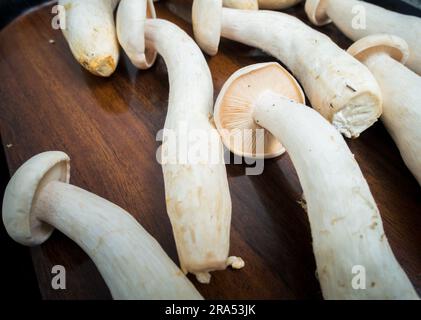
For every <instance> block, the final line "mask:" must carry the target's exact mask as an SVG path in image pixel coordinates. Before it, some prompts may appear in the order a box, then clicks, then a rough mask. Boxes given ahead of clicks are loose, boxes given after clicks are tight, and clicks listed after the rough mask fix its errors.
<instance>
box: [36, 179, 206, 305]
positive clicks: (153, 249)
mask: <svg viewBox="0 0 421 320" xmlns="http://www.w3.org/2000/svg"><path fill="white" fill-rule="evenodd" d="M32 215H33V216H34V217H35V218H37V219H39V220H41V221H44V222H47V223H48V224H50V225H52V226H54V227H55V228H57V229H58V230H60V231H61V232H63V233H64V234H65V235H67V236H68V237H69V238H70V239H72V240H73V241H75V242H76V243H77V244H78V245H79V246H80V247H81V248H82V249H83V250H84V251H85V252H86V253H87V254H88V255H89V257H90V258H91V259H92V260H93V262H94V263H95V265H96V266H97V268H98V270H99V272H100V273H101V275H102V277H103V278H104V280H105V283H106V284H107V286H108V288H109V289H110V291H111V294H112V296H113V298H114V299H201V295H200V294H199V293H198V292H197V290H196V289H195V288H194V286H193V285H192V284H191V282H190V281H189V280H187V278H186V277H185V276H184V274H183V273H182V272H181V270H180V269H178V268H177V266H176V265H175V264H174V263H173V262H172V261H171V259H170V258H169V257H168V256H167V254H166V253H165V252H164V250H162V248H161V246H160V245H159V244H158V242H156V240H155V239H154V238H153V237H152V236H150V235H149V234H148V232H147V231H145V229H143V228H142V226H141V225H140V224H138V223H137V221H136V220H135V219H134V218H133V217H132V216H131V215H130V214H129V213H127V212H126V211H125V210H123V209H121V208H120V207H118V206H116V205H115V204H113V203H111V202H109V201H107V200H105V199H103V198H101V197H98V196H97V195H94V194H92V193H90V192H87V191H85V190H83V189H80V188H78V187H75V186H72V185H69V184H67V183H63V182H58V181H54V182H49V183H48V184H47V185H45V186H44V187H43V188H42V190H41V191H40V192H39V193H38V196H37V199H36V202H35V203H34V204H33V208H32Z"/></svg>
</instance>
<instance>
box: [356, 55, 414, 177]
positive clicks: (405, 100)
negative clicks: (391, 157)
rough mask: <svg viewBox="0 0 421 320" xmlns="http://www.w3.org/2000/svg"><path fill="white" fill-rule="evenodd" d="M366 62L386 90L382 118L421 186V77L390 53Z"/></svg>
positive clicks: (384, 90)
mask: <svg viewBox="0 0 421 320" xmlns="http://www.w3.org/2000/svg"><path fill="white" fill-rule="evenodd" d="M362 62H363V63H364V64H365V65H367V67H368V68H369V69H370V71H371V72H372V73H373V75H374V77H375V78H376V79H377V82H378V83H379V85H380V88H381V90H382V93H383V97H384V104H383V115H382V117H381V119H382V121H383V123H384V125H385V126H386V128H387V130H388V131H389V133H390V135H391V136H392V138H393V140H394V141H395V143H396V144H397V146H398V148H399V150H400V153H401V155H402V158H403V160H404V161H405V164H406V165H407V166H408V168H409V169H410V170H411V172H412V174H413V175H414V176H415V177H416V179H417V180H418V183H419V184H421V154H420V152H421V92H420V89H421V77H420V76H418V75H417V74H415V73H414V72H412V71H411V70H409V69H408V68H406V67H405V66H404V65H403V64H401V63H400V62H398V61H396V60H395V59H393V58H392V57H390V55H388V54H386V53H378V54H374V55H371V56H369V57H368V58H367V59H366V60H362Z"/></svg>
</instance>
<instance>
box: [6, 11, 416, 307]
mask: <svg viewBox="0 0 421 320" xmlns="http://www.w3.org/2000/svg"><path fill="white" fill-rule="evenodd" d="M156 7H157V13H158V16H159V17H161V18H164V19H168V20H170V21H172V22H174V23H176V24H177V25H179V26H180V27H181V28H183V29H184V30H186V31H187V32H188V33H189V34H191V26H190V25H189V24H188V23H186V22H185V21H183V20H182V19H181V18H179V17H177V16H176V15H174V14H173V13H171V12H170V11H169V10H168V9H167V8H166V7H165V6H164V4H162V3H159V4H157V5H156ZM50 12H51V4H48V5H45V6H43V7H39V8H36V9H35V10H33V11H31V12H29V13H27V14H25V15H24V16H21V17H19V18H18V19H16V20H15V21H14V22H13V23H11V24H10V25H9V26H7V27H6V28H5V29H3V30H2V31H1V32H0V77H1V83H0V129H1V137H2V141H3V148H4V152H5V155H6V159H7V163H8V167H9V171H10V173H11V174H13V173H14V172H15V171H16V169H17V168H18V167H19V166H20V165H21V164H22V163H23V162H24V161H25V160H27V159H28V158H30V157H31V156H33V155H35V154H37V153H39V152H42V151H46V150H62V151H64V152H66V153H68V154H69V155H70V157H71V158H72V162H71V165H72V170H71V182H72V183H73V184H75V185H78V186H80V187H82V188H85V189H87V190H90V191H92V192H94V193H96V194H98V195H100V196H102V197H104V198H107V199H109V200H111V201H112V202H114V203H116V204H117V205H119V206H121V207H123V208H125V209H126V210H127V211H129V212H130V213H131V214H133V215H134V217H135V218H136V219H137V220H138V221H139V222H140V223H141V224H142V225H143V226H144V227H145V228H146V229H147V230H148V231H149V232H150V233H151V234H152V235H153V236H154V237H155V238H156V239H157V240H158V241H159V243H160V244H161V246H162V247H163V248H164V250H165V251H166V252H167V253H168V254H169V256H170V257H171V258H172V259H173V260H175V261H178V260H177V254H176V250H175V244H174V240H173V236H172V232H171V226H170V223H169V219H168V217H167V214H166V209H165V197H164V184H163V179H162V173H161V167H160V165H159V164H158V163H157V162H156V160H155V152H156V150H157V148H158V146H159V142H156V139H155V135H156V133H157V132H158V130H160V129H161V128H162V127H163V124H164V120H165V115H166V110H167V103H168V90H169V88H168V81H167V73H166V67H165V63H164V61H163V60H162V59H160V58H159V59H158V60H157V62H156V64H155V66H153V67H152V68H151V69H150V70H147V71H139V70H136V69H135V68H134V67H133V66H132V65H131V64H130V62H129V61H128V59H127V57H125V56H124V55H123V56H122V57H121V59H120V64H119V66H118V69H117V71H116V73H115V74H114V75H113V76H112V77H111V78H108V79H103V78H98V77H95V76H93V75H90V74H89V73H87V72H86V71H85V70H84V69H82V68H81V67H80V66H79V65H78V63H77V62H76V61H75V60H74V59H73V57H72V55H71V53H70V51H69V49H68V47H67V44H66V43H65V41H64V38H63V36H62V34H61V32H60V31H56V30H53V29H52V28H51V26H50V23H51V18H52V15H51V14H50ZM289 12H290V13H292V14H294V15H296V16H298V17H300V18H302V19H303V20H304V19H305V17H304V11H303V7H302V6H298V7H297V8H294V9H292V10H289ZM320 30H322V31H323V32H325V33H327V34H329V35H330V36H331V37H332V38H333V39H334V40H335V41H337V42H338V43H339V44H340V45H341V46H342V47H347V46H348V45H349V44H350V42H349V41H348V40H347V39H346V38H345V37H344V36H342V35H341V34H340V32H339V31H338V30H337V29H336V28H335V27H334V26H332V25H330V26H327V27H324V28H322V29H320ZM50 39H53V40H54V41H55V43H53V44H52V43H50V42H49V40H50ZM273 60H274V59H273V58H272V57H269V56H267V55H265V54H264V53H262V52H261V51H259V50H256V49H253V48H249V47H246V46H243V45H240V44H236V43H233V42H230V41H226V40H223V41H222V43H221V47H220V53H219V54H218V55H217V56H216V57H213V58H208V62H209V66H210V69H211V72H212V75H213V80H214V86H215V96H216V95H217V94H218V92H219V90H220V88H221V86H222V85H223V83H224V81H225V80H226V79H227V78H228V77H229V76H230V75H231V74H232V73H233V72H234V71H235V70H237V69H239V68H240V67H243V66H246V65H249V64H252V63H257V62H263V61H273ZM348 143H349V146H350V148H351V150H352V151H353V152H354V153H355V155H356V158H357V160H358V162H359V164H360V166H361V169H362V171H363V173H364V175H365V177H366V178H367V180H368V182H369V185H370V187H371V190H372V192H373V195H374V197H375V199H376V201H377V203H378V206H379V208H380V211H381V214H382V217H383V221H384V227H385V230H386V234H387V236H388V238H389V241H390V244H391V246H392V248H393V251H394V253H395V255H396V257H397V259H398V260H399V262H400V263H401V264H402V266H403V268H404V269H405V271H406V272H407V274H408V275H409V277H410V279H411V280H412V282H413V283H414V285H415V286H416V288H417V290H418V292H421V250H420V249H421V232H420V231H421V191H420V187H419V185H418V184H417V182H416V180H415V179H414V178H413V177H412V176H411V174H410V172H409V171H408V170H407V169H406V167H405V165H404V163H403V161H402V160H401V158H400V155H399V152H398V150H397V148H396V147H395V145H394V143H393V141H392V140H391V138H390V136H389V135H388V134H387V132H386V130H385V129H384V127H383V126H382V124H381V123H377V124H376V125H375V126H374V127H372V128H371V129H370V130H368V131H367V132H366V133H364V134H363V135H362V137H361V138H359V139H358V140H353V141H348ZM227 168H228V175H229V184H230V189H231V196H232V202H233V215H232V229H231V253H232V254H235V255H239V256H241V257H243V258H244V259H245V260H246V267H245V268H244V269H243V270H241V271H232V270H229V269H228V270H226V271H221V272H215V273H214V274H213V279H212V282H211V284H210V285H201V284H198V283H197V282H196V281H195V280H194V279H193V277H191V276H190V279H191V280H192V281H193V283H194V284H195V285H196V286H197V288H198V289H199V291H200V292H201V293H202V294H203V295H204V297H205V298H210V299H227V298H229V299H237V298H238V299H254V298H256V299H296V298H299V299H320V298H321V292H320V287H319V284H318V282H317V279H316V277H315V262H314V257H313V253H312V247H311V236H310V228H309V224H308V219H307V216H306V213H305V211H304V210H303V209H302V208H301V206H300V204H299V203H298V202H299V200H300V199H301V193H302V190H301V187H300V184H299V181H298V177H297V175H296V173H295V171H294V168H293V166H292V163H291V161H290V159H289V157H288V155H284V156H282V157H279V158H277V159H274V160H270V161H267V162H266V164H265V172H264V173H263V174H262V175H261V176H245V175H244V167H243V166H241V165H228V167H227ZM31 254H32V260H33V265H34V268H35V272H36V275H37V278H38V282H39V287H40V290H41V294H42V297H43V298H45V299H107V298H110V293H109V290H108V289H107V287H106V285H105V283H104V281H103V280H102V278H101V276H100V275H99V273H98V271H97V269H96V267H95V266H94V264H93V263H92V261H91V260H90V259H89V258H88V257H87V256H86V255H85V254H84V253H83V252H82V250H81V249H80V248H78V247H77V246H76V245H75V244H74V243H73V242H72V241H70V240H69V239H67V238H66V237H65V236H64V235H62V234H61V233H60V232H55V233H54V234H53V236H52V237H51V238H50V239H49V240H48V241H47V242H46V243H44V244H43V245H41V246H39V247H35V248H32V249H31ZM57 264H61V265H63V266H65V267H66V270H67V289H66V290H62V291H60V290H59V291H56V290H53V289H52V288H51V285H50V283H51V268H52V266H53V265H57Z"/></svg>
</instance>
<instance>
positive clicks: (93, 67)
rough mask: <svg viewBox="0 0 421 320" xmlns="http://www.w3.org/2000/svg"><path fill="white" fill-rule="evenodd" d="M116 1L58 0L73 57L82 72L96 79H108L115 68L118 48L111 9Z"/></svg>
mask: <svg viewBox="0 0 421 320" xmlns="http://www.w3.org/2000/svg"><path fill="white" fill-rule="evenodd" d="M118 2H119V0H91V1H86V0H59V4H60V5H62V6H63V7H64V9H65V28H64V29H63V34H64V37H65V38H66V40H67V42H68V44H69V46H70V50H71V51H72V53H73V56H74V57H75V59H76V60H77V61H78V62H79V63H80V64H81V65H82V66H83V67H84V68H85V69H87V70H88V71H90V72H91V73H93V74H95V75H98V76H103V77H108V76H110V75H111V74H112V73H113V72H114V70H115V69H116V67H117V63H118V59H119V47H118V43H117V37H116V32H115V25H114V9H115V7H116V6H117V4H118ZM61 23H63V21H61Z"/></svg>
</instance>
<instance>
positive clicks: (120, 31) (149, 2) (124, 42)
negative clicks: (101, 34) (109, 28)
mask: <svg viewBox="0 0 421 320" xmlns="http://www.w3.org/2000/svg"><path fill="white" fill-rule="evenodd" d="M143 1H145V3H144V4H143V5H146V12H145V11H143V10H140V11H139V6H141V5H142V4H141V3H137V2H130V1H126V2H121V3H120V5H119V8H118V10H117V18H116V29H117V37H118V40H119V42H120V44H121V46H122V47H123V49H124V51H125V52H126V54H127V56H128V57H129V59H130V61H131V62H132V63H133V64H134V65H135V66H136V67H137V68H139V69H142V70H146V69H149V68H150V67H152V65H153V64H154V63H155V60H156V57H157V55H158V53H157V51H156V50H155V49H154V48H152V47H150V46H146V43H145V42H146V41H145V23H144V22H145V20H146V19H156V11H155V6H154V3H153V0H143ZM123 6H124V10H123V9H122V8H123ZM133 10H135V11H136V12H135V14H134V15H133V17H131V16H130V17H126V16H123V15H124V13H126V12H127V11H130V12H132V11H133ZM142 11H143V12H142ZM123 12H124V13H123ZM129 18H131V19H132V20H130V19H129ZM140 20H142V21H143V23H139V21H140Z"/></svg>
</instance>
